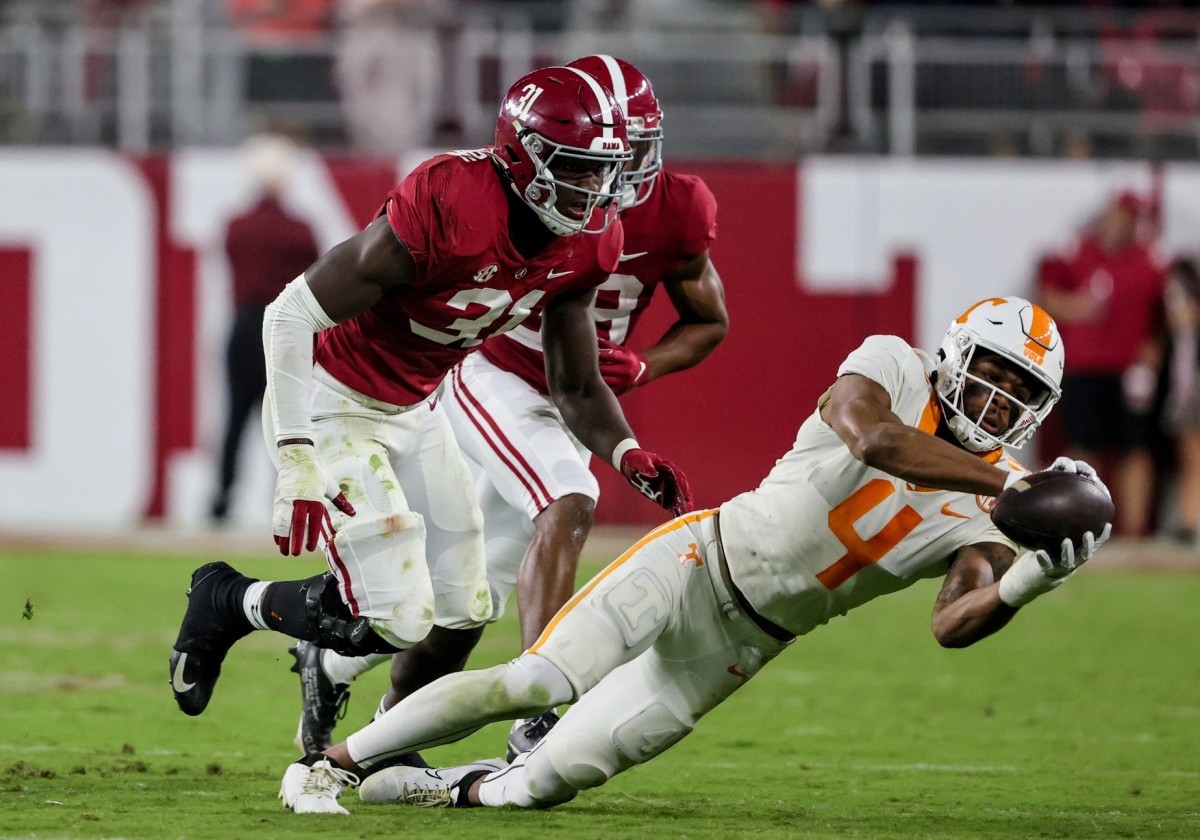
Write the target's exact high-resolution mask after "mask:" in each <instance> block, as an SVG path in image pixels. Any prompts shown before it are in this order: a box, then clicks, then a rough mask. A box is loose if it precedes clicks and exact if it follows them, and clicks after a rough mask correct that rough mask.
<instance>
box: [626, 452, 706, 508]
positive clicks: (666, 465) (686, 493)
mask: <svg viewBox="0 0 1200 840" xmlns="http://www.w3.org/2000/svg"><path fill="white" fill-rule="evenodd" d="M621 474H622V475H624V476H625V478H626V480H628V481H629V483H630V484H632V485H633V487H634V489H635V490H637V491H638V492H639V493H641V494H642V495H643V496H645V497H646V498H647V499H649V500H650V501H652V502H655V503H656V504H659V505H662V506H663V507H664V508H666V509H667V510H669V511H671V515H672V516H683V514H685V513H687V512H688V511H689V510H691V509H692V488H691V487H689V486H688V481H687V477H686V476H684V474H683V472H682V471H681V470H680V469H679V467H677V466H675V465H674V464H672V463H671V462H670V461H668V460H667V459H666V458H663V457H662V456H660V455H655V454H654V453H653V452H647V451H646V450H645V449H630V450H629V451H628V452H626V453H625V454H624V455H622V456H621Z"/></svg>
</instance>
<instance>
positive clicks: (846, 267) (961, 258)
mask: <svg viewBox="0 0 1200 840" xmlns="http://www.w3.org/2000/svg"><path fill="white" fill-rule="evenodd" d="M1197 178H1200V168H1198V167H1175V168H1173V169H1172V170H1171V171H1170V172H1169V173H1168V178H1167V182H1168V183H1171V182H1172V181H1175V182H1177V183H1179V184H1185V183H1186V184H1187V186H1183V187H1181V188H1177V189H1173V190H1171V191H1169V192H1168V193H1167V196H1166V199H1167V201H1168V203H1169V205H1170V206H1169V207H1167V208H1165V209H1166V213H1165V217H1166V219H1167V220H1168V221H1171V220H1172V217H1173V216H1174V215H1176V214H1178V216H1179V217H1180V218H1187V217H1189V216H1190V217H1191V218H1192V220H1193V223H1192V224H1190V225H1187V224H1177V225H1172V226H1170V227H1169V229H1168V230H1167V231H1166V236H1165V240H1166V244H1167V245H1169V246H1172V245H1173V246H1174V247H1176V248H1191V249H1195V248H1196V247H1197V246H1200V225H1197V224H1195V220H1196V219H1197V216H1196V214H1197V213H1200V189H1197V188H1196V187H1200V184H1197V183H1194V180H1195V179H1197ZM1150 185H1151V173H1150V169H1149V168H1148V167H1147V166H1146V165H1144V164H1140V163H1105V164H1100V163H1092V162H1082V161H1027V160H1017V159H997V160H961V159H945V160H938V159H928V158H924V159H920V160H907V161H906V160H894V159H889V158H874V159H863V158H815V159H812V160H810V161H808V162H807V163H806V164H805V166H804V174H803V178H802V180H801V181H800V191H801V197H802V201H801V207H802V212H801V213H800V215H799V217H798V223H799V224H800V226H801V227H800V230H799V233H798V236H797V243H798V248H799V252H800V256H799V260H800V263H801V266H802V271H801V276H803V277H804V278H805V282H806V283H807V284H808V285H809V287H810V288H820V289H828V290H832V289H839V288H840V289H851V288H864V287H865V288H870V287H871V286H872V284H875V285H878V284H880V283H882V282H885V281H886V279H887V278H888V265H889V264H890V261H891V258H892V255H893V254H895V253H896V252H897V251H911V252H912V253H914V254H916V255H917V257H918V259H919V261H920V283H919V286H918V288H919V292H918V294H919V300H918V306H917V331H918V335H917V340H918V342H919V343H921V344H922V345H924V346H927V347H928V346H936V345H937V343H938V342H939V340H940V339H941V335H942V333H943V332H944V331H945V329H946V325H947V324H949V323H950V321H951V319H952V318H954V317H955V316H957V315H958V314H959V313H960V312H962V311H963V310H964V309H965V308H966V307H967V306H969V305H970V304H971V303H973V302H974V301H975V300H977V299H978V298H980V297H981V296H984V295H992V294H1020V295H1029V294H1031V293H1032V286H1031V284H1032V280H1033V268H1034V266H1035V264H1036V261H1037V259H1038V257H1039V256H1040V255H1041V254H1043V253H1045V252H1046V251H1049V250H1052V249H1058V248H1061V247H1063V245H1064V244H1066V243H1067V242H1069V241H1070V240H1071V238H1072V237H1073V236H1074V235H1075V234H1076V233H1077V232H1078V230H1079V229H1080V227H1082V226H1083V225H1084V224H1085V223H1086V222H1087V221H1088V220H1089V219H1090V218H1091V217H1092V216H1093V215H1095V213H1096V212H1097V210H1098V209H1099V208H1101V207H1102V206H1103V205H1104V204H1105V202H1106V200H1107V199H1108V197H1109V196H1110V195H1111V194H1112V193H1113V192H1115V191H1117V190H1120V189H1126V188H1131V189H1137V190H1139V191H1141V192H1143V193H1145V192H1148V191H1149V189H1150ZM1069 353H1070V348H1068V354H1069ZM1068 363H1069V361H1068Z"/></svg>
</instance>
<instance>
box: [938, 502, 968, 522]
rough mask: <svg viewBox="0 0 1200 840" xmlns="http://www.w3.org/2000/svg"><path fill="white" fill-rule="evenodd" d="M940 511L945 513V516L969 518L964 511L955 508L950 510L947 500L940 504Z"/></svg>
mask: <svg viewBox="0 0 1200 840" xmlns="http://www.w3.org/2000/svg"><path fill="white" fill-rule="evenodd" d="M942 513H944V514H946V516H955V517H958V518H959V519H970V518H971V517H969V516H968V515H967V514H965V513H959V512H958V511H956V510H951V509H950V503H949V502H946V504H944V505H942Z"/></svg>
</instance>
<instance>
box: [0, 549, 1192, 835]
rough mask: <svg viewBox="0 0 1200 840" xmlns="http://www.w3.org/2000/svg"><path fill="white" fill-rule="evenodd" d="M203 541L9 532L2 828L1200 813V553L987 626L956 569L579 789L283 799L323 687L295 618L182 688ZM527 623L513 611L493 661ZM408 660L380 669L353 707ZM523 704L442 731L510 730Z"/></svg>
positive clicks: (1107, 575)
mask: <svg viewBox="0 0 1200 840" xmlns="http://www.w3.org/2000/svg"><path fill="white" fill-rule="evenodd" d="M235 563H236V565H239V566H240V567H242V568H243V570H244V571H246V572H247V573H250V574H255V575H259V576H264V577H272V578H275V577H298V576H300V575H301V574H308V573H311V572H312V571H315V570H317V569H319V568H320V567H321V563H320V561H319V560H317V561H312V560H306V561H304V562H302V563H298V562H296V561H291V562H290V563H289V562H287V561H283V560H280V559H275V560H268V559H245V560H237V561H235ZM196 564H197V561H196V560H195V559H194V558H190V557H161V556H147V555H136V554H135V555H124V556H123V555H118V554H114V553H101V554H87V553H82V552H78V553H69V552H61V551H54V552H43V551H18V550H14V549H7V550H0V580H2V581H3V585H2V587H0V592H2V593H3V597H2V599H0V607H2V608H0V836H2V837H89V838H91V837H131V838H132V837H155V838H158V837H162V838H167V837H170V838H176V837H188V838H236V837H242V838H267V837H314V838H316V837H322V838H328V837H330V836H334V835H336V836H338V837H364V838H365V837H372V838H374V837H390V836H406V837H408V836H411V837H422V838H425V837H429V838H433V837H455V838H469V837H488V838H508V837H513V838H517V837H520V838H524V839H525V840H527V838H529V837H531V836H547V837H564V838H566V837H569V838H590V837H595V838H601V837H602V838H617V837H647V836H656V837H659V838H676V837H709V838H729V837H736V836H738V835H749V836H754V837H781V838H782V837H798V836H802V837H812V838H823V837H862V838H901V837H904V838H923V837H945V838H979V837H996V838H1024V837H1065V838H1091V837H1146V838H1160V837H1179V838H1196V837H1200V610H1198V609H1197V604H1198V603H1200V576H1188V575H1182V574H1181V575H1168V574H1162V575H1155V576H1149V575H1147V576H1138V575H1135V574H1132V573H1127V572H1096V573H1091V574H1088V572H1089V571H1090V570H1085V573H1084V574H1081V575H1080V576H1079V578H1078V579H1077V580H1074V581H1072V582H1071V583H1070V584H1068V585H1067V586H1066V587H1064V588H1063V589H1061V590H1059V591H1057V592H1055V593H1053V594H1051V595H1049V596H1047V597H1045V598H1043V599H1042V600H1040V601H1039V602H1037V603H1036V604H1034V605H1032V606H1031V607H1029V608H1028V609H1026V610H1025V611H1024V612H1023V614H1022V615H1020V616H1018V618H1017V619H1016V620H1015V621H1014V622H1013V624H1012V625H1011V626H1010V627H1009V628H1007V629H1006V630H1005V631H1003V632H1002V633H1000V634H999V635H998V636H996V637H995V638H992V639H989V640H986V641H984V642H983V643H981V644H980V645H978V646H976V647H975V648H974V649H969V650H966V651H945V650H942V649H940V648H939V647H938V646H937V645H936V643H935V642H934V641H933V638H932V636H931V635H930V633H929V629H928V618H929V610H930V606H931V604H932V600H933V596H934V592H935V588H934V586H933V584H932V583H931V582H930V583H927V584H924V585H921V586H918V587H915V588H914V589H912V590H909V591H907V592H905V593H901V594H899V595H896V596H892V597H890V598H886V599H884V600H882V601H880V602H877V603H874V604H870V605H868V606H867V607H864V608H863V609H861V610H859V611H858V612H856V613H854V614H852V615H850V616H849V617H847V618H844V619H839V620H837V621H835V622H834V623H833V625H832V626H830V627H825V628H821V629H819V630H817V631H816V632H815V633H813V634H812V635H811V636H809V637H808V638H805V639H801V640H800V641H798V642H797V643H796V644H795V645H794V646H793V648H792V649H791V650H789V651H787V652H785V653H784V654H783V655H782V656H781V657H780V658H779V659H778V660H776V662H775V663H774V664H773V665H771V666H770V667H769V668H767V669H766V670H765V671H764V672H763V674H762V675H761V676H759V677H758V678H756V679H755V680H754V682H753V684H751V685H749V686H748V687H747V688H746V689H745V690H743V691H742V692H741V693H740V694H739V695H737V696H735V697H734V698H732V699H731V700H730V701H728V702H727V703H726V704H725V705H724V706H722V707H721V708H719V709H717V710H716V711H715V712H713V713H712V714H711V715H710V716H709V717H708V718H706V719H705V720H704V721H702V722H701V724H700V727H699V729H698V731H697V732H696V733H695V734H694V735H692V736H691V737H689V738H688V739H687V740H685V741H684V742H683V743H681V744H680V745H678V746H677V747H675V748H673V749H671V750H670V751H669V752H667V753H666V754H665V755H663V756H661V757H659V758H658V759H656V760H655V761H654V762H652V763H651V764H649V765H647V766H645V767H641V768H636V769H634V770H632V771H630V772H629V773H627V774H625V775H624V776H620V777H618V778H617V779H615V780H614V781H612V782H610V783H609V784H608V785H606V786H605V787H603V788H601V789H599V790H595V791H591V792H589V793H585V794H583V795H581V796H580V797H579V798H578V799H577V800H575V801H574V802H572V803H569V804H567V805H565V806H562V807H560V808H558V809H555V810H551V811H544V812H518V811H509V810H490V809H479V810H473V811H423V810H418V809H408V808H398V807H396V808H393V807H390V806H389V807H383V806H374V807H372V806H364V805H362V804H361V803H359V802H358V800H357V797H355V796H354V795H353V794H350V795H349V796H347V797H345V798H344V802H345V803H346V804H347V805H348V807H349V808H350V810H351V812H352V816H350V817H348V818H347V817H333V816H319V817H314V816H296V815H293V814H291V813H289V812H287V811H284V810H283V809H282V808H281V807H280V806H279V803H278V801H277V800H276V798H275V794H276V791H277V786H278V782H279V778H280V776H281V775H282V773H283V770H284V768H285V767H286V766H287V764H288V762H289V761H290V760H291V759H292V758H293V757H294V753H295V750H294V748H293V747H292V745H291V737H292V734H293V732H294V727H295V718H296V711H297V707H298V700H297V698H298V689H297V685H296V683H295V679H294V677H293V675H292V674H290V673H289V672H288V666H289V665H290V662H291V659H290V657H288V656H287V653H286V647H287V642H286V641H285V640H284V639H283V638H282V637H278V636H274V635H272V634H266V633H259V634H255V636H253V637H251V638H250V639H248V640H246V641H244V642H242V643H240V644H239V645H238V647H237V648H235V650H234V651H233V653H232V654H231V655H230V659H229V660H228V663H227V665H226V669H225V674H224V675H223V677H222V681H221V684H220V685H219V687H218V690H217V694H216V696H215V698H214V700H213V704H212V706H211V707H210V708H209V710H208V711H207V712H206V713H205V714H204V715H203V716H202V717H200V718H196V719H192V718H187V717H185V716H184V715H182V714H180V713H179V711H178V710H177V709H176V708H175V704H174V702H173V701H172V699H171V694H170V690H169V688H168V686H167V655H168V649H169V648H170V646H171V642H172V641H173V640H174V635H175V632H176V629H177V628H176V625H177V622H178V619H179V616H180V615H181V613H182V609H183V604H184V598H183V590H184V588H185V587H186V584H187V579H188V573H189V572H190V570H191V569H192V567H193V566H194V565H196ZM27 601H28V602H29V604H30V605H31V606H32V617H30V618H26V617H24V615H25V614H27V610H26V602H27ZM516 648H517V641H516V627H515V624H514V623H513V622H512V621H511V620H508V619H506V620H505V621H503V622H501V623H500V624H499V625H497V626H496V627H495V628H493V629H492V630H491V631H489V633H488V634H487V635H486V636H485V638H484V643H483V644H482V646H481V648H480V650H479V651H478V653H477V657H476V659H475V660H474V661H475V662H476V663H480V664H490V663H493V662H497V661H501V660H503V659H506V658H508V657H509V656H511V655H512V654H514V653H515V652H516ZM383 678H384V674H383V673H382V672H380V673H375V674H371V675H368V676H367V677H364V678H363V680H360V684H359V685H358V686H356V690H355V692H354V697H353V699H352V700H351V707H350V715H349V718H348V720H347V721H346V722H345V723H346V724H355V723H362V722H365V721H366V719H367V717H368V716H369V714H370V712H371V711H372V709H373V705H374V702H375V701H376V699H377V696H378V693H379V691H380V690H381V689H382V680H383ZM344 726H345V724H343V727H344ZM505 729H506V727H503V726H497V727H493V728H491V729H490V730H484V731H483V732H481V733H478V734H477V735H475V736H474V737H473V738H472V739H470V740H469V741H467V742H464V743H463V744H459V745H455V746H452V747H444V748H442V749H441V750H438V751H432V752H431V753H429V756H430V757H431V758H435V759H442V760H445V761H447V762H453V761H456V760H460V759H462V760H465V759H470V758H476V757H479V756H482V755H496V754H498V753H499V752H500V751H501V749H502V744H503V740H504V734H505ZM340 731H342V732H343V733H345V732H348V731H349V729H348V728H343V729H341V730H340Z"/></svg>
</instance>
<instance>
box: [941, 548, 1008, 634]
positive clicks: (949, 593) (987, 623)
mask: <svg viewBox="0 0 1200 840" xmlns="http://www.w3.org/2000/svg"><path fill="white" fill-rule="evenodd" d="M1013 557H1014V555H1013V552H1012V550H1011V549H1009V548H1008V547H1007V546H1003V545H999V544H997V543H988V544H984V545H971V546H966V547H964V548H962V549H960V550H959V553H958V556H957V558H956V559H955V561H954V563H953V564H952V565H951V567H950V571H949V572H948V573H947V574H946V579H945V580H944V581H943V583H942V589H941V591H940V592H939V593H938V597H937V601H935V602H934V605H933V622H932V629H933V635H934V638H936V639H937V641H938V644H940V645H942V646H943V647H948V648H961V647H967V646H969V645H973V644H975V643H976V642H978V641H979V640H980V639H984V638H987V637H988V636H990V635H992V634H993V633H995V632H996V631H997V630H999V629H1001V628H1002V627H1004V625H1006V624H1008V622H1009V621H1010V620H1012V617H1013V616H1014V615H1016V612H1017V611H1016V610H1015V609H1013V608H1012V607H1010V606H1008V605H1007V604H1005V603H1004V602H1003V601H1001V600H1000V586H999V583H998V581H999V579H1000V576H1001V575H1002V574H1003V573H1004V571H1005V570H1006V569H1007V568H1008V566H1009V565H1011V564H1012V561H1013Z"/></svg>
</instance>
